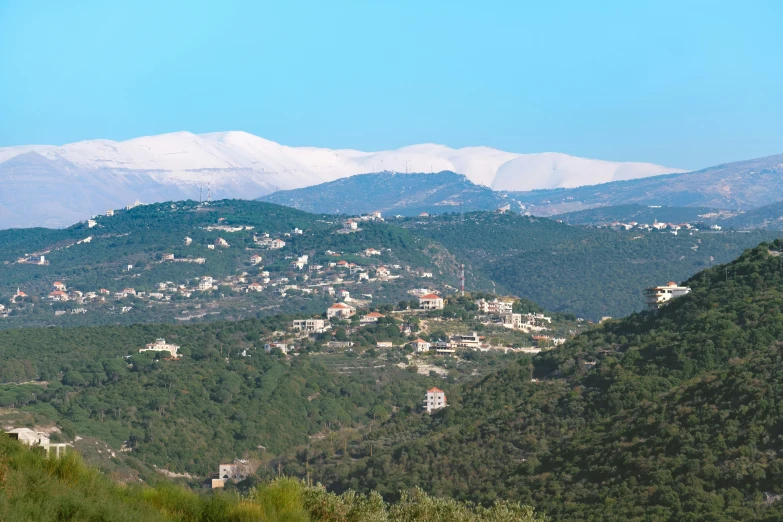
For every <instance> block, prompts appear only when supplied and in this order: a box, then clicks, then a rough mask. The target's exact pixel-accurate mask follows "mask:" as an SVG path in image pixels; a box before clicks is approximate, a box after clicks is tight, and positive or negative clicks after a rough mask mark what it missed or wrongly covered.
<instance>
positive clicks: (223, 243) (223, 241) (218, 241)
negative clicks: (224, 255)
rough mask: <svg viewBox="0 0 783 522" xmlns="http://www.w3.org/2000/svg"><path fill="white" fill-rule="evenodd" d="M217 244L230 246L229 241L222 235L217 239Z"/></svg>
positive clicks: (223, 246)
mask: <svg viewBox="0 0 783 522" xmlns="http://www.w3.org/2000/svg"><path fill="white" fill-rule="evenodd" d="M215 246H219V247H221V248H228V246H229V245H228V241H226V240H225V239H223V238H222V237H219V238H217V239H216V240H215Z"/></svg>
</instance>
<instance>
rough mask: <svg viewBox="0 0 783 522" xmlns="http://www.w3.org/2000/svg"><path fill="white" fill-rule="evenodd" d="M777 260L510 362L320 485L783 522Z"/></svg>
mask: <svg viewBox="0 0 783 522" xmlns="http://www.w3.org/2000/svg"><path fill="white" fill-rule="evenodd" d="M780 248H781V245H780V244H779V243H775V244H774V245H772V249H773V250H772V251H770V250H769V246H768V245H766V244H762V245H760V246H759V247H757V248H754V249H752V250H748V251H747V252H745V253H744V254H743V255H742V256H740V257H739V258H738V259H737V260H735V261H734V262H732V263H729V264H728V265H725V266H716V267H712V268H710V269H707V270H704V271H702V272H701V273H699V274H697V275H696V276H694V277H693V278H691V279H690V280H688V281H687V284H688V285H689V286H691V288H692V289H693V291H692V292H691V294H689V295H687V296H684V297H681V298H678V299H676V300H674V301H672V302H671V303H670V304H668V305H667V306H665V307H664V308H663V309H662V310H660V312H659V313H658V314H656V315H652V314H648V313H644V314H634V315H632V316H630V317H628V318H626V319H623V320H619V321H609V322H607V323H604V324H603V325H601V326H598V327H596V328H594V329H593V330H591V331H589V332H586V333H584V334H582V335H579V336H577V337H576V338H575V339H574V340H572V341H569V342H567V343H566V345H565V346H564V347H563V348H562V349H559V350H554V351H551V352H546V353H543V354H541V355H539V356H537V357H536V358H535V359H534V360H533V365H532V366H528V364H527V363H525V362H524V361H522V362H520V363H513V364H511V366H509V367H506V368H505V369H503V370H501V371H498V372H496V373H495V374H492V375H489V376H487V377H485V378H484V379H482V380H481V381H479V382H478V383H475V384H472V385H470V386H467V387H466V388H465V389H464V390H463V392H462V400H461V401H460V402H459V404H454V403H452V404H451V406H450V407H449V408H447V409H446V410H444V411H443V412H442V413H440V414H438V415H435V416H433V417H431V418H430V417H427V416H424V415H422V416H417V415H410V416H408V417H407V418H405V417H403V416H399V417H397V418H394V419H392V420H391V421H390V422H389V423H388V424H387V425H386V426H385V427H384V428H383V429H382V430H375V432H374V433H373V437H374V440H375V441H376V442H375V444H376V452H375V454H374V455H373V456H372V457H368V458H365V459H363V460H362V461H361V462H359V463H358V464H356V465H351V464H343V463H340V462H335V463H334V465H333V466H331V467H330V466H328V465H325V466H324V468H323V469H324V470H326V471H325V472H324V475H325V476H324V477H322V479H324V480H327V481H330V482H331V484H332V485H333V486H334V487H337V488H338V489H340V488H345V487H351V486H353V487H355V486H358V487H362V488H372V487H375V488H380V489H381V490H382V491H383V492H384V493H386V494H388V495H392V496H393V495H394V493H395V492H396V491H398V490H399V489H400V488H405V487H411V486H414V485H420V486H422V487H424V488H425V489H427V490H428V491H430V492H433V493H435V494H445V495H453V496H456V497H459V498H463V499H474V500H477V501H481V502H487V501H491V500H492V499H494V498H515V499H519V500H520V501H522V502H525V503H529V504H532V505H534V506H535V507H536V508H537V509H538V510H539V511H543V512H544V513H545V514H547V515H550V516H552V517H553V518H555V519H557V520H672V521H674V520H713V521H734V520H780V518H781V517H783V501H781V494H783V486H781V484H783V436H782V435H781V433H783V429H782V428H781V427H782V426H783V413H781V412H783V355H782V354H781V341H780V339H782V338H783V313H781V309H783V270H782V269H781V262H780V257H779V256H778V255H777V252H778V251H779V249H780ZM531 377H532V378H533V379H534V380H533V381H531ZM326 462H327V463H328V462H329V460H328V459H326ZM330 473H331V475H329V474H330Z"/></svg>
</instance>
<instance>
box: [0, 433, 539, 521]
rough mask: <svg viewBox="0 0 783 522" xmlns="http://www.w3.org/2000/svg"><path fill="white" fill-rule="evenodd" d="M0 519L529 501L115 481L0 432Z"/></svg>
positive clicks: (502, 509)
mask: <svg viewBox="0 0 783 522" xmlns="http://www.w3.org/2000/svg"><path fill="white" fill-rule="evenodd" d="M0 520H3V522H17V521H19V522H22V521H24V522H29V521H31V520H35V521H36V522H62V521H69V520H73V521H96V522H97V521H106V522H109V521H111V522H124V521H128V522H130V521H133V522H137V521H140V520H144V521H145V522H146V521H149V522H156V521H171V522H224V521H225V522H254V521H258V522H387V521H388V522H415V521H422V522H430V521H434V520H439V521H443V522H511V521H518V522H532V521H535V520H543V519H542V518H540V517H537V516H535V514H534V513H533V511H532V510H531V509H530V508H527V507H524V506H521V505H519V504H516V503H497V504H495V505H494V506H493V507H491V508H483V507H479V506H474V505H471V504H466V503H460V502H457V501H454V500H449V499H439V498H433V497H429V496H427V495H426V494H425V493H423V492H422V491H421V490H415V491H413V492H412V493H409V494H404V495H403V496H402V499H401V501H400V502H398V503H396V504H392V505H389V504H386V503H385V502H384V501H383V500H382V498H381V497H380V495H378V494H377V493H371V494H370V495H367V496H365V495H358V494H356V493H354V492H347V493H344V494H342V495H335V494H332V493H327V492H326V491H325V490H324V489H323V488H321V487H312V486H306V485H305V484H304V483H302V482H300V481H297V480H294V479H286V478H279V479H276V480H274V481H271V482H269V483H265V484H262V485H259V486H257V487H256V488H254V489H252V490H251V491H250V493H249V494H248V495H246V496H239V495H237V494H231V493H222V492H217V493H203V494H199V493H195V492H193V491H190V490H187V489H184V488H182V487H179V486H175V485H172V484H166V483H161V484H159V485H157V486H155V487H142V486H131V485H117V484H114V483H112V482H110V481H109V480H107V479H106V478H104V477H103V476H102V475H101V474H100V473H99V472H98V471H97V470H95V469H92V468H89V467H87V466H85V465H84V464H83V463H82V461H81V459H80V458H79V457H78V455H76V454H74V453H71V454H69V455H67V456H65V457H63V458H60V459H55V458H46V457H45V456H44V455H43V453H42V452H41V451H39V450H37V449H35V448H33V449H28V448H27V447H25V446H23V445H22V444H20V443H18V442H16V441H12V440H11V439H8V438H6V437H2V438H0Z"/></svg>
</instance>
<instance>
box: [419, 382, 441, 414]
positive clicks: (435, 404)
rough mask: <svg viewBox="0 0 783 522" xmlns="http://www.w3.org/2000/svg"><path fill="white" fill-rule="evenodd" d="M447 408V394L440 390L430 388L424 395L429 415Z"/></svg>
mask: <svg viewBox="0 0 783 522" xmlns="http://www.w3.org/2000/svg"><path fill="white" fill-rule="evenodd" d="M445 407H446V394H445V393H443V390H440V389H438V388H430V389H429V390H427V393H425V394H424V409H425V410H426V411H427V413H431V412H432V411H434V410H439V409H441V408H445Z"/></svg>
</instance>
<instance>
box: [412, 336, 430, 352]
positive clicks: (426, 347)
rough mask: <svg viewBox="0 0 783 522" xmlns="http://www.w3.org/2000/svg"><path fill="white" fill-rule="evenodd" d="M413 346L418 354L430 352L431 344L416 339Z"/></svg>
mask: <svg viewBox="0 0 783 522" xmlns="http://www.w3.org/2000/svg"><path fill="white" fill-rule="evenodd" d="M411 346H413V349H414V350H416V353H422V352H429V351H430V343H428V342H427V341H425V340H424V339H416V340H415V341H412V342H411Z"/></svg>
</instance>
